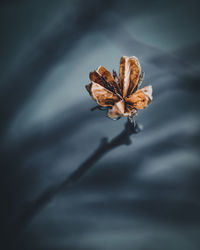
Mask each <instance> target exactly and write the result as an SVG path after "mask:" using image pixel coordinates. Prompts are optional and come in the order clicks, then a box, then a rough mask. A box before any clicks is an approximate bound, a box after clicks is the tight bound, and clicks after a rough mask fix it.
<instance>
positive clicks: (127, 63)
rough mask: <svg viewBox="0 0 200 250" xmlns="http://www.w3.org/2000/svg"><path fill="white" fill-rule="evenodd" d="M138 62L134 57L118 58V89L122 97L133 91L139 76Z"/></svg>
mask: <svg viewBox="0 0 200 250" xmlns="http://www.w3.org/2000/svg"><path fill="white" fill-rule="evenodd" d="M140 72H141V69H140V64H139V61H138V59H137V58H136V57H134V56H133V57H128V56H122V57H121V60H120V89H121V94H122V95H123V97H126V96H128V95H130V94H132V93H133V92H134V89H135V88H136V86H137V84H138V80H139V77H140Z"/></svg>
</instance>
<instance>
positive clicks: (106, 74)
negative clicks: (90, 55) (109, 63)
mask: <svg viewBox="0 0 200 250" xmlns="http://www.w3.org/2000/svg"><path fill="white" fill-rule="evenodd" d="M97 72H98V73H99V74H100V75H101V77H102V78H103V79H104V80H105V81H106V82H107V83H108V86H109V88H110V90H111V91H112V92H114V93H116V94H120V89H119V85H118V83H117V82H116V81H115V80H114V77H113V76H112V74H111V73H110V71H108V70H107V69H106V68H104V67H103V66H99V67H98V69H97Z"/></svg>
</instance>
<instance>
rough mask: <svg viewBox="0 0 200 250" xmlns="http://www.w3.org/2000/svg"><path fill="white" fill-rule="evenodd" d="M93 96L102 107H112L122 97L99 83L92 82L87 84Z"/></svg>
mask: <svg viewBox="0 0 200 250" xmlns="http://www.w3.org/2000/svg"><path fill="white" fill-rule="evenodd" d="M86 89H87V90H88V92H89V94H90V95H91V96H92V98H93V99H94V100H95V101H96V102H97V103H98V104H99V105H100V106H102V107H112V106H113V105H114V104H115V103H116V102H118V101H119V100H120V99H119V97H118V96H117V95H115V94H113V93H112V92H111V91H109V90H107V89H106V88H104V87H103V86H101V85H99V84H97V83H94V82H93V83H90V84H88V85H87V86H86Z"/></svg>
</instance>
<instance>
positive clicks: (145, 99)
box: [125, 85, 152, 109]
mask: <svg viewBox="0 0 200 250" xmlns="http://www.w3.org/2000/svg"><path fill="white" fill-rule="evenodd" d="M125 101H126V103H127V106H128V108H129V109H131V108H132V109H144V108H146V107H147V106H148V105H149V104H150V103H151V101H152V86H151V85H149V86H146V87H144V88H142V89H140V90H137V91H136V92H135V93H133V94H132V95H130V96H129V97H126V98H125Z"/></svg>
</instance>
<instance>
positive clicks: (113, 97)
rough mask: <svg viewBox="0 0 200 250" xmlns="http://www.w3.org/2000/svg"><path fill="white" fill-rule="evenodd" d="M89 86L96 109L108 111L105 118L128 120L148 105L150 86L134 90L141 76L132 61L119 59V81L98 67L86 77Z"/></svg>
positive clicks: (137, 86) (114, 73)
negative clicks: (88, 77)
mask: <svg viewBox="0 0 200 250" xmlns="http://www.w3.org/2000/svg"><path fill="white" fill-rule="evenodd" d="M90 80H91V83H90V84H88V85H86V89H87V90H88V92H89V94H90V95H91V97H92V98H93V99H94V100H95V101H96V102H97V104H98V105H99V106H100V107H106V108H108V113H107V115H108V117H109V118H111V119H114V120H116V119H119V118H120V117H124V116H125V117H128V118H129V119H131V118H132V117H133V116H134V115H135V114H136V113H137V112H138V109H144V108H146V107H147V106H148V105H149V104H150V103H151V101H152V86H151V85H149V86H146V87H144V88H142V89H138V88H139V86H140V85H141V82H142V80H143V73H141V68H140V64H139V61H138V59H137V58H136V57H127V56H122V57H121V60H120V72H119V77H118V76H117V73H116V72H115V71H113V74H111V73H110V72H109V71H108V70H107V69H106V68H104V67H102V66H99V67H98V69H97V70H95V71H93V72H91V73H90Z"/></svg>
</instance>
